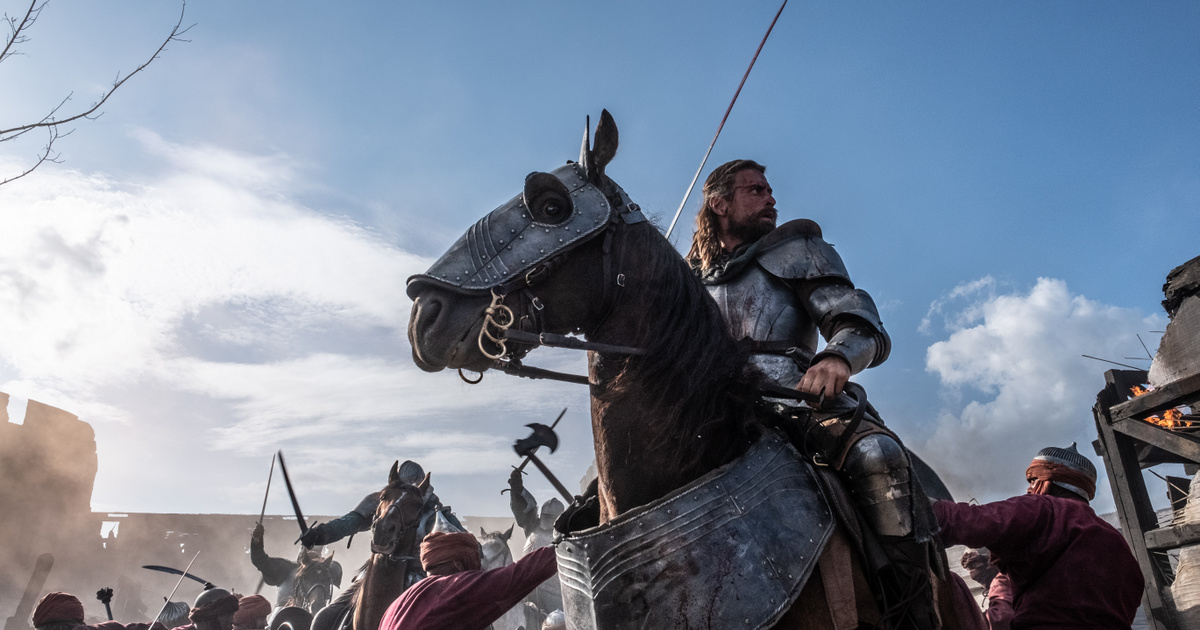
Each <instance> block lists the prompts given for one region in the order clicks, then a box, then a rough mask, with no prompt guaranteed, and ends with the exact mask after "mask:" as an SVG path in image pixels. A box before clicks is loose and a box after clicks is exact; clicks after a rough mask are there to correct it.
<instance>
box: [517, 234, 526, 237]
mask: <svg viewBox="0 0 1200 630" xmlns="http://www.w3.org/2000/svg"><path fill="white" fill-rule="evenodd" d="M517 238H525V235H524V234H518V235H517Z"/></svg>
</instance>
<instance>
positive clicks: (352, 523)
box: [300, 492, 379, 547]
mask: <svg viewBox="0 0 1200 630" xmlns="http://www.w3.org/2000/svg"><path fill="white" fill-rule="evenodd" d="M377 507H379V493H378V492H372V493H371V494H368V495H367V496H365V497H363V500H362V501H359V503H358V506H357V507H355V508H354V510H352V511H350V512H347V513H346V515H345V516H342V517H339V518H335V519H333V520H332V521H329V522H328V523H321V524H319V525H315V526H313V527H311V528H309V530H308V532H307V533H306V534H304V535H303V536H301V537H300V542H301V543H303V544H304V546H305V547H315V546H317V545H328V544H329V543H333V542H337V541H339V540H341V539H343V538H345V537H347V536H349V535H351V534H357V533H358V532H365V531H367V530H368V529H371V522H372V521H374V520H375V509H376V508H377Z"/></svg>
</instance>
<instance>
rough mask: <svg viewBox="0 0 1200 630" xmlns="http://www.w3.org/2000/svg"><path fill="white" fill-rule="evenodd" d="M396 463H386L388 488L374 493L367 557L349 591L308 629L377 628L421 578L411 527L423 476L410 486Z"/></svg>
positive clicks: (424, 488)
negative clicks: (376, 503)
mask: <svg viewBox="0 0 1200 630" xmlns="http://www.w3.org/2000/svg"><path fill="white" fill-rule="evenodd" d="M399 465H400V462H396V463H394V464H392V469H391V471H390V472H389V473H388V484H387V485H386V486H384V488H383V490H381V491H380V492H379V506H378V507H377V508H376V509H375V517H374V520H373V521H372V523H371V557H370V558H368V559H367V561H366V562H365V563H364V564H363V566H362V568H361V569H359V571H358V574H357V575H358V577H356V578H355V579H354V581H353V582H352V583H351V584H350V586H349V588H347V589H346V590H345V591H343V592H342V594H341V595H339V596H338V598H337V599H336V600H335V601H334V602H333V603H331V604H329V605H328V606H326V607H325V608H324V609H322V610H321V611H320V612H318V613H317V615H316V616H315V617H314V618H313V620H312V629H313V630H378V628H379V624H380V622H381V621H382V620H383V614H384V613H385V612H387V609H388V606H391V604H392V602H393V601H394V600H395V599H396V598H397V597H399V596H400V594H401V593H403V592H404V590H405V589H407V588H408V587H410V586H412V585H413V584H415V583H416V582H418V581H419V580H420V579H421V578H423V577H425V571H424V570H423V569H422V568H421V558H420V556H421V549H420V545H421V539H420V537H419V536H418V535H417V529H418V527H419V524H420V516H421V508H422V506H423V505H424V504H425V494H426V492H427V491H428V490H429V486H430V484H429V473H426V474H425V477H424V478H423V479H422V480H421V481H420V482H419V483H417V484H416V485H412V484H409V483H406V482H404V481H402V480H401V479H400V471H399Z"/></svg>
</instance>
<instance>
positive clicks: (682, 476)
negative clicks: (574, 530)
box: [589, 227, 748, 522]
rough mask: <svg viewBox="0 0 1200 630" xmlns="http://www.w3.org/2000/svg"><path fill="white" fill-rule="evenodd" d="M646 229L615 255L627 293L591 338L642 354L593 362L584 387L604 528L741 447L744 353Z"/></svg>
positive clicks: (695, 283)
mask: <svg viewBox="0 0 1200 630" xmlns="http://www.w3.org/2000/svg"><path fill="white" fill-rule="evenodd" d="M646 229H649V230H652V231H653V234H651V235H646V234H640V235H639V237H638V238H634V239H631V242H629V243H625V244H624V246H623V247H620V248H618V249H619V250H620V251H622V252H623V255H622V256H621V258H620V259H618V266H619V267H621V268H622V269H624V271H623V273H625V274H626V276H627V280H626V288H624V289H622V290H621V291H620V292H619V295H618V296H617V298H616V300H617V302H616V304H615V306H614V308H613V309H612V313H613V315H612V316H611V317H610V318H609V320H608V321H606V322H604V323H603V324H602V326H601V329H599V330H597V331H596V332H595V334H594V335H593V336H594V338H595V339H596V340H597V341H601V342H603V343H611V344H616V345H624V346H635V347H640V348H644V349H646V350H647V354H646V355H645V356H640V357H629V358H626V357H622V356H612V355H597V354H595V353H593V354H592V356H591V361H590V369H589V371H590V374H591V378H592V382H593V383H599V384H600V385H599V386H596V387H594V388H593V396H592V431H593V436H594V440H595V448H596V464H597V474H598V477H599V485H600V501H601V521H602V522H603V521H607V520H610V519H611V518H612V517H613V516H615V515H617V514H620V513H622V512H625V511H627V510H629V509H630V508H633V507H636V506H639V505H644V504H646V503H649V502H650V501H653V500H655V499H658V498H660V497H662V496H664V495H666V494H668V493H669V492H670V491H671V490H674V489H675V488H678V487H680V486H682V485H684V484H686V483H688V482H689V481H691V480H693V479H695V478H696V477H699V476H700V475H702V474H703V473H704V472H707V471H708V470H711V469H712V468H715V467H716V466H718V465H720V464H722V463H724V462H726V461H729V460H730V459H732V458H733V457H735V456H736V455H738V454H740V450H744V447H743V446H742V442H744V440H743V438H744V437H745V436H744V435H743V433H744V432H745V423H746V420H747V417H748V414H747V406H746V404H745V403H744V400H742V399H745V397H746V392H747V388H746V386H745V378H744V376H743V371H744V370H743V368H744V366H745V354H744V353H743V352H742V351H740V350H739V349H738V347H737V344H736V343H735V342H734V341H733V339H732V338H731V337H730V336H729V334H728V332H727V330H726V326H725V323H724V320H723V319H722V317H721V314H720V312H719V311H718V310H717V307H716V304H715V303H714V302H713V301H712V299H711V298H710V297H709V296H708V293H707V292H706V291H705V290H704V288H703V286H701V285H700V283H699V280H697V279H696V278H695V276H694V275H693V274H692V273H691V271H690V270H689V269H688V268H687V265H686V263H685V262H683V261H682V259H680V257H679V255H678V253H676V252H675V250H674V249H673V248H671V247H670V245H669V244H668V243H667V242H666V240H665V239H663V238H662V237H661V236H660V235H659V234H658V233H657V231H656V230H653V228H651V227H647V228H646ZM626 232H627V234H626V235H625V236H628V235H629V233H631V232H633V230H626ZM647 258H649V261H647V260H646V259H647ZM739 400H742V401H741V402H739Z"/></svg>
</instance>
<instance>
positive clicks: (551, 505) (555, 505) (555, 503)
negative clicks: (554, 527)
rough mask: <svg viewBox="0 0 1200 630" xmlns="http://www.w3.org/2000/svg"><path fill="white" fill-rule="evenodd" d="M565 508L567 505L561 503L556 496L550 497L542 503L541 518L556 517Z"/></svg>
mask: <svg viewBox="0 0 1200 630" xmlns="http://www.w3.org/2000/svg"><path fill="white" fill-rule="evenodd" d="M566 509H567V507H566V506H565V505H563V503H562V501H559V500H558V498H557V497H552V498H551V499H550V500H548V501H546V502H545V503H543V504H542V518H547V517H553V518H558V515H559V514H562V513H563V512H564V511H566Z"/></svg>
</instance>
